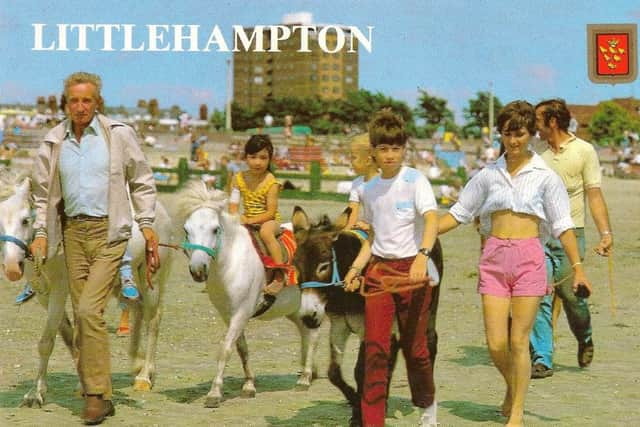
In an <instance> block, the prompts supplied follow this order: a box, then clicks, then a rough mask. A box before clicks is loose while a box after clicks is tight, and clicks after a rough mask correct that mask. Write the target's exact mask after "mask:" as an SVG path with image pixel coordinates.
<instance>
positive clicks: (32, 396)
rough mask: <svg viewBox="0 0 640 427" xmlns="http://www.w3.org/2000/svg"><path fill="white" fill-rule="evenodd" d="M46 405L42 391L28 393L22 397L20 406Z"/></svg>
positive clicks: (37, 406)
mask: <svg viewBox="0 0 640 427" xmlns="http://www.w3.org/2000/svg"><path fill="white" fill-rule="evenodd" d="M42 405H44V396H42V395H41V394H40V393H31V392H29V393H27V394H25V395H24V397H23V398H22V403H20V407H26V408H42Z"/></svg>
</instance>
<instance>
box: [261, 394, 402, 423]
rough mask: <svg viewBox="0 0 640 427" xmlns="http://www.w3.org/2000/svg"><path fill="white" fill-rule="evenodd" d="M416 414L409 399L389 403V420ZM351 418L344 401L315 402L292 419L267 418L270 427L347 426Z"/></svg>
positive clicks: (390, 399) (398, 399) (348, 408)
mask: <svg viewBox="0 0 640 427" xmlns="http://www.w3.org/2000/svg"><path fill="white" fill-rule="evenodd" d="M413 412H414V407H413V404H412V403H411V401H410V400H409V399H406V398H400V397H393V396H391V397H390V398H389V401H388V402H387V418H390V417H391V418H392V417H394V416H396V417H404V416H406V415H409V414H411V413H413ZM349 418H351V408H350V407H349V404H348V403H347V402H346V401H344V400H337V401H333V400H332V401H330V400H315V401H313V405H312V406H307V407H304V408H302V409H300V410H298V411H297V412H296V414H295V415H294V416H293V417H291V418H284V417H283V418H280V417H265V420H266V421H267V422H268V423H269V425H270V426H277V427H300V426H345V425H348V422H349Z"/></svg>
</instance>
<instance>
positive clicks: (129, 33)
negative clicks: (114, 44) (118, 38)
mask: <svg viewBox="0 0 640 427" xmlns="http://www.w3.org/2000/svg"><path fill="white" fill-rule="evenodd" d="M133 27H135V25H134V24H122V28H124V47H123V48H122V51H123V52H140V51H141V50H144V42H142V44H141V45H140V46H138V47H137V48H134V47H133Z"/></svg>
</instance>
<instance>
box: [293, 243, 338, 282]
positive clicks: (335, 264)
mask: <svg viewBox="0 0 640 427" xmlns="http://www.w3.org/2000/svg"><path fill="white" fill-rule="evenodd" d="M331 257H332V261H331V268H332V269H333V271H332V273H331V282H315V281H312V282H303V283H300V289H307V288H328V287H329V286H344V281H343V280H342V279H340V273H339V272H338V261H337V258H336V252H335V251H334V250H333V248H331Z"/></svg>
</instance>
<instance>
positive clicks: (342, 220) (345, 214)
mask: <svg viewBox="0 0 640 427" xmlns="http://www.w3.org/2000/svg"><path fill="white" fill-rule="evenodd" d="M351 211H352V209H351V208H350V207H349V206H347V207H346V208H345V209H344V210H343V211H342V213H341V214H340V215H338V218H336V223H335V228H336V230H342V229H343V228H345V227H346V226H347V223H348V222H349V216H350V215H351Z"/></svg>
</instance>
